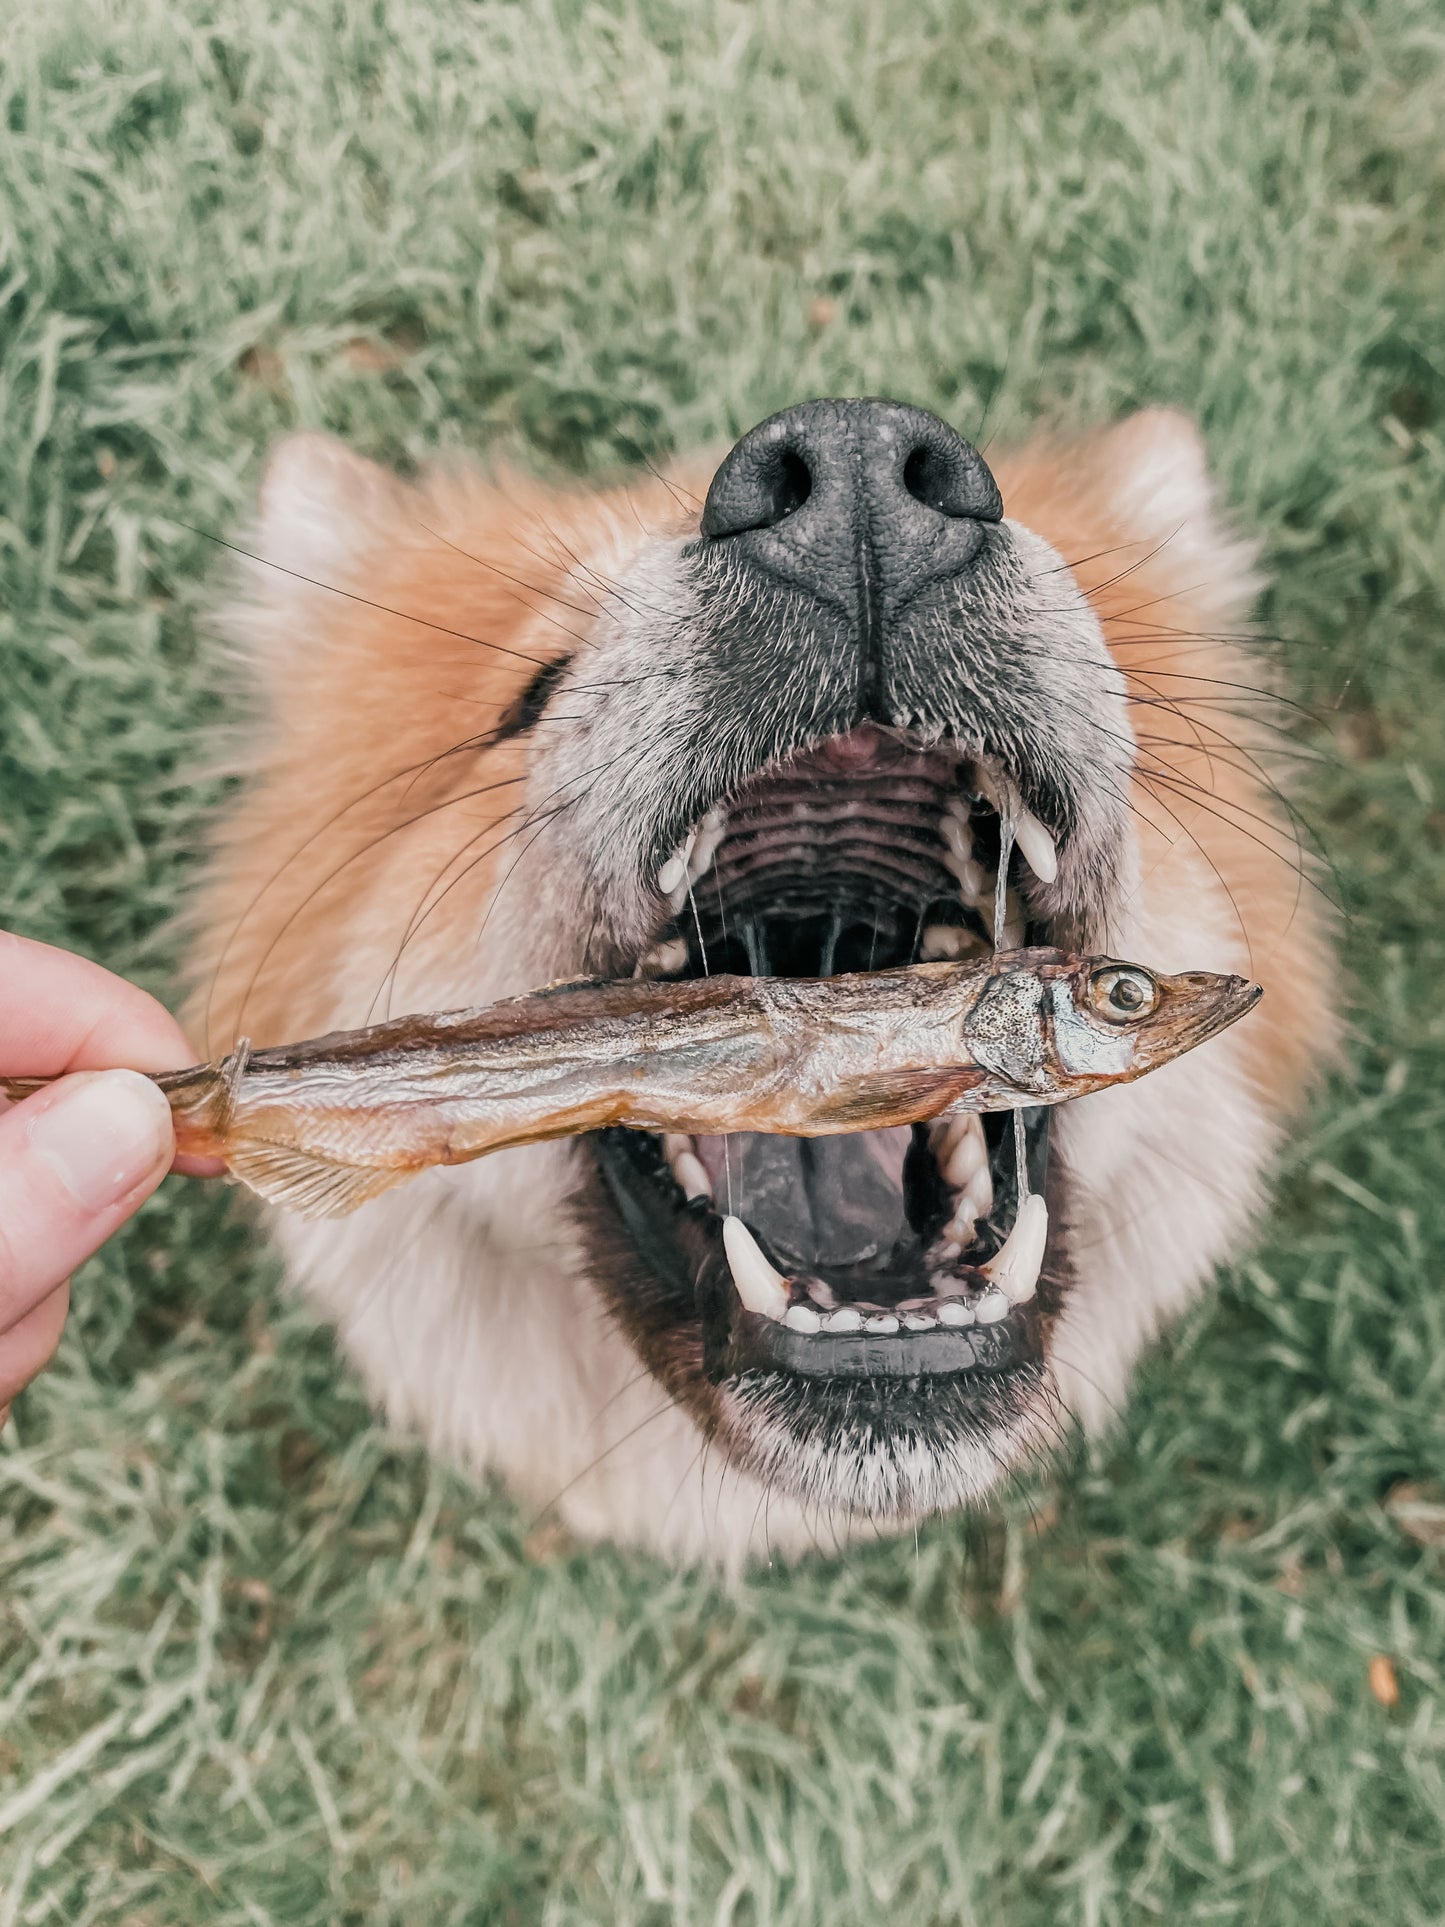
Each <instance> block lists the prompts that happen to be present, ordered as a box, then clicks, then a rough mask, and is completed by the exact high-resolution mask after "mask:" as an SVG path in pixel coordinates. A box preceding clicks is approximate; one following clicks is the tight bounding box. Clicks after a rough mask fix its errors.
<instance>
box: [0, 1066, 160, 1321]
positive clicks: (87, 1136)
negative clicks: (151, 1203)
mask: <svg viewBox="0 0 1445 1927" xmlns="http://www.w3.org/2000/svg"><path fill="white" fill-rule="evenodd" d="M174 1152H175V1137H174V1134H173V1132H172V1129H171V1107H170V1105H169V1104H168V1103H167V1102H166V1100H165V1098H164V1096H163V1095H162V1094H161V1092H160V1091H158V1090H157V1089H156V1087H155V1085H154V1084H153V1083H152V1082H151V1081H150V1079H149V1078H148V1077H142V1076H140V1075H139V1073H137V1072H135V1071H101V1072H94V1073H88V1074H83V1075H81V1076H78V1077H67V1078H63V1079H62V1080H61V1081H60V1082H59V1083H58V1084H55V1085H53V1086H52V1087H51V1088H50V1089H49V1090H47V1091H42V1092H40V1093H39V1094H38V1095H37V1096H35V1097H31V1098H27V1099H26V1101H25V1102H24V1103H23V1104H17V1105H16V1106H15V1108H14V1109H13V1110H10V1111H7V1112H6V1114H5V1116H4V1117H0V1331H5V1330H7V1329H8V1328H9V1327H11V1326H13V1325H15V1324H17V1323H18V1322H19V1321H20V1320H21V1319H22V1318H24V1317H25V1316H26V1315H27V1313H29V1312H30V1311H31V1310H33V1308H34V1307H35V1306H36V1305H37V1304H38V1303H39V1302H40V1300H41V1299H42V1298H44V1297H46V1296H47V1295H48V1294H49V1293H50V1292H52V1291H53V1290H54V1289H55V1287H56V1286H57V1285H58V1284H60V1282H61V1281H62V1279H65V1278H68V1277H69V1276H70V1274H71V1272H72V1271H74V1269H75V1267H76V1266H77V1265H78V1264H80V1263H82V1261H83V1260H84V1259H86V1258H88V1257H89V1256H90V1254H91V1253H92V1252H93V1251H94V1250H95V1249H96V1247H97V1246H98V1245H101V1244H103V1243H104V1242H105V1240H106V1239H107V1238H108V1237H109V1236H110V1235H111V1233H112V1232H113V1231H115V1230H117V1229H118V1227H119V1226H120V1225H122V1224H124V1222H125V1220H126V1219H127V1218H128V1217H129V1216H130V1215H131V1213H132V1212H133V1211H134V1210H136V1208H137V1207H138V1206H139V1205H140V1204H141V1203H142V1202H143V1201H144V1200H145V1199H146V1198H148V1197H149V1196H150V1194H151V1192H152V1191H154V1190H155V1188H156V1186H157V1185H158V1184H159V1183H160V1181H161V1179H162V1178H163V1177H164V1176H165V1174H166V1172H167V1170H168V1169H169V1167H170V1162H171V1158H172V1156H173V1155H174Z"/></svg>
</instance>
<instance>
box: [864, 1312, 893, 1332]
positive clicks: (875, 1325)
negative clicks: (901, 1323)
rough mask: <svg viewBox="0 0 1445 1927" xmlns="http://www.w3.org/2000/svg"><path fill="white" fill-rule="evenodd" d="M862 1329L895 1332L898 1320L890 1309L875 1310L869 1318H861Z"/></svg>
mask: <svg viewBox="0 0 1445 1927" xmlns="http://www.w3.org/2000/svg"><path fill="white" fill-rule="evenodd" d="M863 1329H864V1331H865V1332H896V1331H897V1329H898V1320H897V1319H896V1318H895V1317H894V1316H893V1313H892V1312H891V1311H879V1312H875V1313H874V1314H873V1316H872V1317H871V1318H865V1319H864V1320H863Z"/></svg>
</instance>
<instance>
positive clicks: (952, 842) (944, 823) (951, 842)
mask: <svg viewBox="0 0 1445 1927" xmlns="http://www.w3.org/2000/svg"><path fill="white" fill-rule="evenodd" d="M938 827H939V829H940V831H941V832H942V834H943V840H944V842H945V843H946V844H947V845H948V847H949V849H950V850H952V851H953V854H954V855H955V856H961V857H965V858H971V857H972V856H973V826H972V824H971V823H970V822H969V819H968V816H967V814H966V813H965V814H963V815H960V814H959V813H958V811H957V809H956V808H950V809H945V810H944V812H943V815H942V816H941V817H939V819H938Z"/></svg>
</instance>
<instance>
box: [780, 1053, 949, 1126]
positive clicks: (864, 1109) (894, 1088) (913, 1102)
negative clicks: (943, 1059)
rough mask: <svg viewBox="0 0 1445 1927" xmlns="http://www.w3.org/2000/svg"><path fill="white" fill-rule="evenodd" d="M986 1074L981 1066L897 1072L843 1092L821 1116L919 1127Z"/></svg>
mask: <svg viewBox="0 0 1445 1927" xmlns="http://www.w3.org/2000/svg"><path fill="white" fill-rule="evenodd" d="M984 1077H985V1072H983V1071H981V1070H980V1069H979V1068H978V1066H977V1065H974V1064H969V1065H964V1066H959V1065H955V1066H953V1067H952V1068H951V1069H939V1070H921V1071H896V1072H894V1073H893V1075H892V1076H890V1077H880V1078H869V1079H868V1080H867V1081H866V1082H863V1083H858V1084H854V1085H852V1086H850V1087H849V1088H848V1089H846V1090H842V1091H839V1092H838V1094H837V1096H836V1097H834V1098H830V1099H828V1100H827V1101H826V1102H825V1103H823V1104H822V1105H820V1106H819V1108H818V1112H817V1116H818V1118H819V1119H820V1120H822V1119H826V1120H827V1121H828V1123H830V1124H857V1125H859V1126H860V1127H862V1128H864V1129H869V1130H872V1129H877V1128H878V1127H879V1126H881V1125H885V1124H887V1123H888V1122H889V1121H890V1120H891V1121H892V1122H894V1123H898V1124H915V1123H921V1122H923V1121H924V1120H926V1119H928V1118H931V1117H937V1115H938V1113H939V1112H940V1111H941V1110H944V1109H945V1108H946V1107H947V1106H948V1105H950V1104H955V1103H957V1102H958V1100H959V1098H961V1097H962V1096H964V1094H965V1093H966V1092H968V1091H971V1090H973V1089H974V1088H975V1087H976V1086H977V1085H979V1084H981V1083H982V1082H983V1081H984Z"/></svg>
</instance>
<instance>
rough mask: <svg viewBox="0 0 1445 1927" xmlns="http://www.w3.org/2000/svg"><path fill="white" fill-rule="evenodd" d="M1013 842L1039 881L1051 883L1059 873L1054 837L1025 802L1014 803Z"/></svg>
mask: <svg viewBox="0 0 1445 1927" xmlns="http://www.w3.org/2000/svg"><path fill="white" fill-rule="evenodd" d="M1013 820H1014V842H1015V843H1017V845H1018V846H1019V853H1020V855H1021V856H1022V857H1023V859H1024V862H1025V863H1027V864H1028V866H1029V868H1030V869H1031V870H1032V871H1033V873H1034V875H1035V876H1036V877H1037V878H1038V880H1039V882H1040V883H1052V882H1053V881H1054V879H1055V878H1056V877H1057V876H1058V874H1059V853H1058V851H1057V850H1056V849H1055V848H1054V839H1053V837H1052V836H1050V834H1049V832H1048V831H1047V830H1046V829H1045V828H1044V826H1043V824H1042V823H1040V821H1039V819H1038V818H1037V817H1036V816H1035V815H1034V813H1033V811H1032V810H1031V809H1029V808H1028V807H1027V806H1026V805H1025V804H1023V803H1019V802H1015V805H1014V819H1013Z"/></svg>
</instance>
